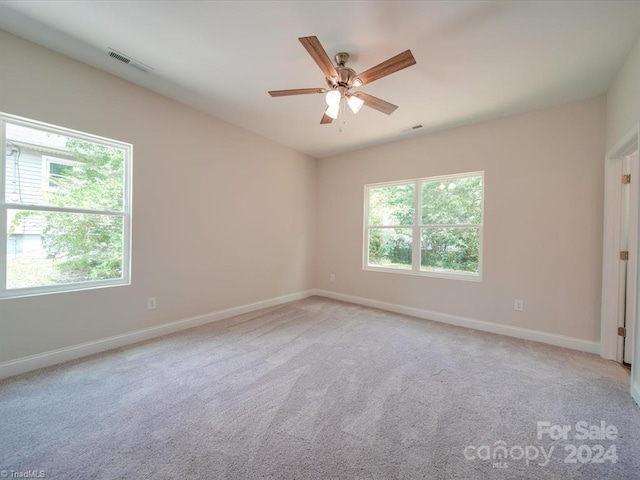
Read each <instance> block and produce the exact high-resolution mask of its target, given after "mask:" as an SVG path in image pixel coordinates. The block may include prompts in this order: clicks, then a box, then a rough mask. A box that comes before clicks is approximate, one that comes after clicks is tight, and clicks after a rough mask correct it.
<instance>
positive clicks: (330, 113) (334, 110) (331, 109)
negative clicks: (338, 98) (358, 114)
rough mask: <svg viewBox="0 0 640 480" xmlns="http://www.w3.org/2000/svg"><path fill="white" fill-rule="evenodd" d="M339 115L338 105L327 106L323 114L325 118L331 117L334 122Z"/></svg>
mask: <svg viewBox="0 0 640 480" xmlns="http://www.w3.org/2000/svg"><path fill="white" fill-rule="evenodd" d="M339 113H340V103H336V104H335V105H329V106H328V107H327V110H326V111H325V112H324V114H325V115H326V116H327V117H331V118H333V119H334V120H335V119H337V118H338V114H339Z"/></svg>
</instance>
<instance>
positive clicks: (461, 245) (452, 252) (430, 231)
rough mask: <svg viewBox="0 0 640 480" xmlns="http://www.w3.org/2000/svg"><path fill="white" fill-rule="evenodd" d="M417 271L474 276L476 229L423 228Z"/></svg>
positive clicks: (476, 270)
mask: <svg viewBox="0 0 640 480" xmlns="http://www.w3.org/2000/svg"><path fill="white" fill-rule="evenodd" d="M421 233H422V239H421V240H422V242H421V250H420V269H421V270H423V271H429V272H467V273H478V253H479V245H480V229H479V228H423V229H422V232H421Z"/></svg>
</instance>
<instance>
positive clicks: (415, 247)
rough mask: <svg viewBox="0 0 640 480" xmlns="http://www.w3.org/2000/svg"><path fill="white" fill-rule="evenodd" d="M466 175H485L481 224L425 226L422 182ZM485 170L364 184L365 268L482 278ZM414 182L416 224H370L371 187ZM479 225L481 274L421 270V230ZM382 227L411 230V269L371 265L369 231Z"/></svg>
mask: <svg viewBox="0 0 640 480" xmlns="http://www.w3.org/2000/svg"><path fill="white" fill-rule="evenodd" d="M466 177H482V200H481V206H480V223H479V224H468V225H462V224H460V225H447V224H436V225H422V184H423V183H431V182H439V181H451V180H455V179H458V178H466ZM484 180H485V179H484V171H478V172H464V173H456V174H451V175H440V176H436V177H423V178H412V179H408V180H397V181H392V182H381V183H371V184H367V185H365V186H364V221H363V226H364V232H363V248H362V252H363V254H362V269H363V270H368V271H372V272H384V273H399V274H404V275H418V276H422V277H436V278H446V279H452V280H466V281H471V282H481V281H482V246H483V243H484V242H483V237H484V235H483V232H484V189H485V188H484V187H485V181H484ZM409 184H413V185H414V186H415V187H414V190H415V192H414V193H415V201H414V209H415V210H414V221H413V224H410V225H384V226H380V225H369V223H368V222H369V190H370V189H372V188H379V187H389V186H394V185H409ZM429 227H432V228H478V229H479V236H480V240H479V244H478V273H470V272H433V271H428V270H422V269H421V268H420V258H421V257H420V256H421V242H422V235H421V230H422V229H423V228H429ZM379 228H390V229H394V228H404V229H411V230H412V250H411V251H412V258H411V268H393V267H381V266H378V265H370V264H369V232H370V231H371V230H372V229H379Z"/></svg>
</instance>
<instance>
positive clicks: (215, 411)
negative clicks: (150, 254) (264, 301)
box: [0, 297, 640, 479]
mask: <svg viewBox="0 0 640 480" xmlns="http://www.w3.org/2000/svg"><path fill="white" fill-rule="evenodd" d="M628 390H629V374H628V372H626V371H625V370H624V369H623V368H622V367H621V366H619V365H618V364H616V363H614V362H608V361H604V360H602V359H601V358H600V357H598V356H596V355H590V354H584V353H580V352H575V351H571V350H565V349H561V348H556V347H551V346H546V345H541V344H537V343H533V342H526V341H521V340H516V339H511V338H507V337H502V336H498V335H492V334H486V333H481V332H476V331H472V330H467V329H463V328H457V327H452V326H448V325H442V324H438V323H434V322H429V321H425V320H419V319H415V318H411V317H406V316H402V315H397V314H392V313H388V312H384V311H380V310H375V309H370V308H365V307H360V306H356V305H352V304H347V303H342V302H336V301H332V300H328V299H324V298H319V297H312V298H309V299H305V300H301V301H298V302H293V303H290V304H287V305H283V306H279V307H273V308H269V309H266V310H261V311H259V312H254V313H251V314H246V315H241V316H239V317H235V318H233V319H228V320H224V321H220V322H217V323H213V324H210V325H206V326H203V327H198V328H195V329H192V330H188V331H185V332H181V333H178V334H174V335H171V336H167V337H163V338H161V339H157V340H153V341H149V342H145V343H141V344H137V345H134V346H132V347H128V348H123V349H118V350H114V351H111V352H107V353H104V354H100V355H95V356H92V357H89V358H86V359H83V360H79V361H75V362H71V363H67V364H64V365H61V366H57V367H52V368H49V369H44V370H40V371H38V372H32V373H30V374H26V375H22V376H20V377H15V378H13V379H8V380H5V381H3V382H0V470H5V472H6V475H9V478H10V476H11V471H14V472H24V471H33V470H36V471H44V473H45V474H46V478H56V479H57V478H65V479H66V478H71V479H89V478H101V479H102V478H104V479H110V478H114V479H115V478H127V479H131V478H163V479H164V478H180V479H182V478H198V479H206V478H229V479H235V478H238V479H259V478H270V479H399V478H408V479H414V478H415V479H417V478H424V479H448V478H460V479H492V478H510V479H511V478H522V479H528V478H531V479H543V478H562V479H574V478H576V479H577V478H580V479H638V478H640V455H639V454H640V409H639V408H638V407H637V406H636V405H635V403H634V402H633V400H632V399H631V397H630V395H629V393H628ZM539 421H541V422H544V421H548V422H550V424H552V425H561V426H562V425H569V426H571V428H572V431H571V432H570V434H569V437H568V439H567V440H563V439H559V440H552V439H550V438H549V436H547V435H545V436H543V438H542V439H538V438H537V430H536V429H537V422H539ZM580 421H584V422H587V425H588V426H592V425H598V426H599V425H600V422H601V421H605V422H606V424H607V425H613V426H615V427H617V430H618V435H617V436H616V438H615V439H613V440H612V439H605V440H588V439H587V440H576V439H575V438H574V437H575V434H576V431H575V425H576V423H577V422H580ZM500 441H502V442H504V443H498V442H500ZM598 444H600V445H602V446H603V451H606V450H609V448H610V447H611V446H615V449H616V454H617V460H616V461H615V463H614V462H613V461H612V459H611V458H609V459H608V460H605V462H604V463H592V461H593V460H594V458H595V459H597V460H601V459H602V458H601V457H598V455H597V453H598V447H596V445H598ZM501 445H504V446H506V447H507V449H508V451H509V452H510V453H511V454H512V455H513V456H515V457H516V458H515V459H514V458H507V459H504V460H503V462H504V463H502V464H500V465H498V464H497V462H498V460H493V459H491V460H483V459H481V458H478V456H480V457H483V456H484V455H485V454H486V452H487V451H488V450H489V447H490V449H491V453H493V452H494V451H499V450H497V449H495V447H497V446H501ZM571 445H575V447H576V449H577V450H578V454H579V459H578V456H576V457H575V458H576V462H577V463H573V464H571V463H569V464H567V463H565V459H566V458H567V457H568V456H569V459H571V457H570V453H571ZM581 445H585V446H586V447H581ZM483 446H486V447H487V448H484V449H483ZM470 447H471V448H470ZM527 447H530V448H528V449H527ZM533 447H535V448H536V449H538V450H537V451H538V454H539V457H538V459H535V460H531V461H529V462H528V463H529V464H528V465H527V461H526V458H522V459H518V457H519V456H520V454H521V452H522V453H523V454H524V452H525V451H526V452H527V454H528V456H529V457H533V456H534V450H533ZM539 447H543V448H544V449H545V451H546V452H549V449H550V448H551V447H554V451H553V453H552V455H551V456H550V461H549V463H548V464H547V465H544V466H541V465H539V463H541V462H543V461H544V460H543V456H542V453H540V450H539ZM519 448H521V449H522V451H521V450H519ZM566 448H568V450H566ZM587 450H588V451H587ZM465 452H466V453H467V456H465ZM594 454H595V457H593V455H594ZM467 457H470V458H471V459H468V458H467ZM587 458H590V459H591V461H588V462H586V463H581V461H585V460H586V459H587ZM0 473H1V472H0Z"/></svg>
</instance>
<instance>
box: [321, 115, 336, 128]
mask: <svg viewBox="0 0 640 480" xmlns="http://www.w3.org/2000/svg"><path fill="white" fill-rule="evenodd" d="M331 122H333V118H331V117H330V116H329V115H327V114H326V113H325V114H324V115H322V120H320V125H326V124H327V123H331Z"/></svg>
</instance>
